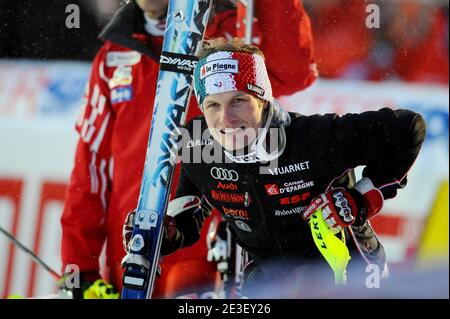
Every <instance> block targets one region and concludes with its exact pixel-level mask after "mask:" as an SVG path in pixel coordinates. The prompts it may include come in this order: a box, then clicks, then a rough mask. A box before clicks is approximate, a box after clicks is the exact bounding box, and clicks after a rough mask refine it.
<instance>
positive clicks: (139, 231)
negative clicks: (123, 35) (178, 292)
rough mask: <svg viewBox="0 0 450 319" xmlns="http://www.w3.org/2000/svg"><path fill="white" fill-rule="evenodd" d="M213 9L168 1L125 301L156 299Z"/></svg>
mask: <svg viewBox="0 0 450 319" xmlns="http://www.w3.org/2000/svg"><path fill="white" fill-rule="evenodd" d="M211 4H212V0H196V1H185V0H170V1H169V7H168V12H167V21H166V29H165V33H164V41H163V48H162V53H161V58H160V69H159V75H158V81H157V87H156V97H155V103H154V109H153V115H152V123H151V128H150V135H149V140H148V146H147V153H146V157H145V165H144V172H143V177H142V183H141V189H140V194H139V200H138V205H137V209H136V218H135V221H134V226H133V233H132V237H131V241H130V245H129V249H130V251H129V253H128V254H127V256H126V259H125V260H124V265H125V271H124V275H123V289H122V294H121V298H122V299H149V298H151V295H152V291H153V285H154V281H155V276H156V270H157V268H158V260H159V255H160V248H161V242H162V232H163V219H164V216H165V213H166V210H167V204H168V198H169V194H170V189H171V183H172V176H173V171H174V168H175V162H176V154H177V149H176V148H177V144H178V141H179V138H180V137H181V136H180V127H181V126H182V125H183V124H184V120H185V116H186V114H187V106H188V103H189V98H190V94H191V89H192V86H191V84H192V81H193V75H192V74H193V70H194V68H195V65H196V63H197V58H196V53H197V51H198V49H199V46H200V44H201V41H202V40H203V37H204V34H205V29H206V25H207V23H208V19H209V13H210V11H211Z"/></svg>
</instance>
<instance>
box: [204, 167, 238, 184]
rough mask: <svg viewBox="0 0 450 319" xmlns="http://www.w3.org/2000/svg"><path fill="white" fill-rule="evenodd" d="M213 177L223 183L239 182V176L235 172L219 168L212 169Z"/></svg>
mask: <svg viewBox="0 0 450 319" xmlns="http://www.w3.org/2000/svg"><path fill="white" fill-rule="evenodd" d="M211 176H212V178H214V179H218V180H221V181H231V182H237V180H238V179H239V174H238V173H237V172H236V171H235V170H232V169H225V168H219V167H213V168H211Z"/></svg>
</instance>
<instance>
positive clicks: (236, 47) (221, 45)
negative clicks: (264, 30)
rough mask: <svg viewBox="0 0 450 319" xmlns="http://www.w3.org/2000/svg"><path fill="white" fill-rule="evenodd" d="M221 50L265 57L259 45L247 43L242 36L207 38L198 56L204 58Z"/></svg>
mask: <svg viewBox="0 0 450 319" xmlns="http://www.w3.org/2000/svg"><path fill="white" fill-rule="evenodd" d="M219 51H228V52H244V53H249V54H258V55H260V56H262V57H263V58H264V54H263V53H262V51H261V50H260V49H259V48H258V47H257V46H254V45H251V44H246V43H245V42H244V41H242V39H240V38H231V39H225V38H215V39H210V40H205V41H204V42H203V47H202V48H201V49H200V52H199V53H198V55H197V56H198V58H199V59H203V58H206V57H207V56H209V55H211V54H213V53H215V52H219Z"/></svg>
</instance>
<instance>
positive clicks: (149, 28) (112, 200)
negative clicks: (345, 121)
mask: <svg viewBox="0 0 450 319" xmlns="http://www.w3.org/2000/svg"><path fill="white" fill-rule="evenodd" d="M167 3H168V0H136V1H129V2H128V3H127V4H125V5H124V6H123V7H122V8H121V9H120V10H119V11H118V12H117V14H116V15H115V17H114V18H113V19H112V21H111V22H110V23H109V25H108V26H107V27H106V28H105V30H104V31H103V32H102V33H101V35H100V37H101V38H102V39H103V40H104V41H105V44H104V45H103V47H102V48H101V49H100V51H99V53H98V54H97V56H96V58H95V60H94V63H93V67H92V74H91V77H90V81H89V85H88V86H87V90H86V95H85V99H84V105H83V107H82V110H81V114H80V117H79V120H78V122H77V126H76V129H77V131H78V132H79V134H80V140H79V143H78V146H77V151H76V155H75V165H74V169H73V172H72V175H71V179H70V184H69V188H68V191H67V199H66V203H65V207H64V212H63V216H62V219H61V223H62V228H63V233H62V262H63V270H65V268H66V266H67V265H70V264H74V265H77V266H78V267H79V269H80V272H81V279H82V282H83V283H84V285H83V287H89V285H90V284H91V283H93V282H94V281H95V280H96V279H99V278H100V274H99V269H100V266H99V256H100V252H101V250H102V247H103V245H104V243H105V241H106V264H107V268H108V269H107V270H108V274H107V275H108V277H109V278H108V279H109V281H110V282H111V283H112V284H113V285H114V286H115V287H116V288H118V289H119V290H120V288H121V281H122V269H121V265H120V261H121V260H122V257H123V256H124V252H123V248H122V238H121V234H122V224H123V221H124V219H125V215H126V213H127V212H129V211H131V210H132V209H133V208H135V207H136V205H137V201H138V196H139V189H140V183H141V177H142V170H143V167H144V160H145V151H146V145H147V140H148V133H149V129H150V123H151V114H152V107H153V102H154V94H155V85H156V79H157V75H158V70H159V65H158V61H159V54H160V51H161V45H162V36H163V34H164V27H165V21H164V18H165V15H166V10H167ZM217 4H218V5H220V7H216V10H215V14H214V15H213V18H212V19H211V21H210V24H209V25H208V28H207V35H206V36H207V37H217V36H219V35H222V36H227V37H231V36H233V35H235V28H236V27H235V24H236V15H235V11H234V10H226V11H221V10H222V9H224V8H225V9H226V8H230V7H232V6H231V5H230V3H229V2H228V1H218V3H217ZM268 7H270V10H267V8H268ZM286 12H289V13H290V15H289V19H286V17H284V16H285V14H286ZM256 17H257V18H258V22H257V25H255V29H254V30H255V39H256V40H258V41H259V44H260V46H261V48H262V49H263V50H264V52H265V53H266V54H267V55H268V56H273V57H275V56H277V57H280V58H283V59H284V60H285V61H287V62H289V63H292V66H291V67H287V66H285V67H283V68H279V67H278V66H277V65H276V64H275V63H274V64H273V65H272V66H270V67H269V69H270V72H271V77H272V79H273V81H274V91H275V94H276V95H277V96H278V95H284V94H292V93H294V92H296V91H299V90H301V89H303V88H305V87H307V86H309V85H310V84H311V83H312V82H313V81H314V79H315V74H314V69H313V68H312V44H311V30H310V25H309V19H308V17H307V15H306V13H305V12H304V10H303V6H302V4H301V2H300V1H298V0H289V1H279V2H276V3H273V2H272V1H270V0H257V1H256ZM294 61H295V62H296V63H295V65H294ZM288 84H289V85H288ZM291 84H295V85H293V86H292V85H291ZM189 110H190V111H189V114H188V118H191V117H192V116H193V115H195V114H198V112H199V111H198V108H197V107H196V106H195V105H194V106H190V107H189ZM205 246H206V245H205V243H204V242H203V243H199V244H198V245H196V246H194V247H192V249H190V250H189V251H187V252H180V253H177V254H174V255H173V256H169V257H167V258H166V259H165V260H164V262H163V264H162V276H161V278H159V279H158V280H157V282H156V287H155V292H154V295H155V296H160V297H174V296H175V295H176V293H179V292H180V291H181V290H185V289H187V287H192V286H194V285H196V286H201V285H203V284H205V283H208V282H210V281H211V280H212V278H214V276H215V265H213V264H210V263H208V262H207V261H206V247H205ZM66 288H67V287H66ZM84 290H85V289H84V288H83V289H81V290H77V291H75V293H76V294H78V296H81V295H82V292H83V291H84ZM168 291H170V292H168Z"/></svg>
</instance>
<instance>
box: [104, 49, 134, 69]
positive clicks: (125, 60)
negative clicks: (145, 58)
mask: <svg viewBox="0 0 450 319" xmlns="http://www.w3.org/2000/svg"><path fill="white" fill-rule="evenodd" d="M140 61H141V54H140V53H139V52H136V51H128V52H122V51H111V52H108V53H107V54H106V66H107V67H116V66H125V65H135V64H138V63H139V62H140Z"/></svg>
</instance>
